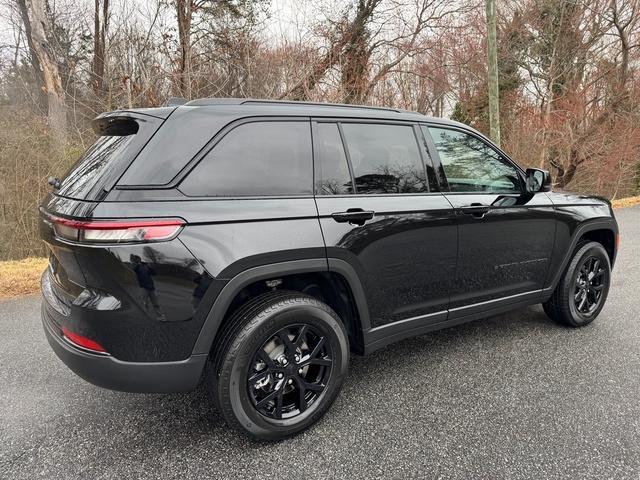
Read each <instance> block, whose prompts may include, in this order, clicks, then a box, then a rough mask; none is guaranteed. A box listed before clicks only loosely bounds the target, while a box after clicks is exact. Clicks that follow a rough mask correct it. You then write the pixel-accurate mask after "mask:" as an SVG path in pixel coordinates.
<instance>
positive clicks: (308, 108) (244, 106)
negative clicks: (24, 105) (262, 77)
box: [98, 98, 470, 129]
mask: <svg viewBox="0 0 640 480" xmlns="http://www.w3.org/2000/svg"><path fill="white" fill-rule="evenodd" d="M168 103H169V104H170V106H165V107H159V108H140V109H131V110H120V111H117V112H109V113H105V114H102V115H100V116H99V117H98V118H101V117H105V116H116V115H122V114H123V113H125V112H127V111H129V112H137V113H143V114H145V115H151V116H155V117H158V118H167V117H168V116H169V115H170V114H171V112H173V111H174V110H176V109H177V110H178V111H186V110H193V109H196V108H197V109H198V110H200V109H206V110H209V111H210V112H211V114H212V115H218V114H220V115H224V116H227V117H237V118H241V117H244V116H249V115H260V116H306V117H310V116H311V117H332V118H340V117H344V118H363V119H381V120H404V121H411V122H432V123H440V124H444V125H452V126H463V127H466V128H467V129H468V128H470V127H468V126H467V125H463V124H461V123H458V122H455V121H453V120H448V119H445V118H438V117H428V116H426V115H423V114H421V113H418V112H412V111H409V110H401V109H393V108H386V107H378V106H372V105H348V104H343V103H322V102H296V101H292V100H261V99H253V98H201V99H197V100H191V101H186V100H185V99H182V98H171V99H170V100H169V102H168ZM185 113H186V112H185Z"/></svg>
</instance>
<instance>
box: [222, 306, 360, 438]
mask: <svg viewBox="0 0 640 480" xmlns="http://www.w3.org/2000/svg"><path fill="white" fill-rule="evenodd" d="M300 300H302V301H300ZM271 310H273V311H271ZM255 318H257V319H259V320H258V321H256V322H253V321H250V322H249V324H248V325H247V326H246V327H245V328H244V329H243V330H242V331H241V332H240V334H239V335H238V336H237V338H236V339H235V340H234V341H233V342H232V344H231V347H230V348H229V353H230V354H229V353H228V354H227V355H226V358H225V360H224V362H223V365H222V368H221V372H220V377H219V384H218V388H219V400H220V405H222V406H223V408H230V409H231V410H232V412H233V415H234V417H235V419H236V421H237V422H238V423H239V424H240V426H241V427H242V428H243V429H245V430H246V431H248V432H249V433H250V434H252V435H254V436H255V437H258V438H260V439H265V440H277V439H280V438H284V437H286V436H289V435H292V434H295V433H298V432H300V431H302V430H304V429H306V428H307V427H309V426H310V425H312V424H313V423H315V422H316V421H317V420H318V419H319V418H320V417H321V416H322V415H323V414H324V413H325V412H326V410H327V409H328V408H329V406H330V405H331V404H332V403H333V401H334V400H335V397H336V396H337V394H338V392H339V390H340V387H341V386H342V382H343V381H344V378H345V376H346V374H347V369H348V363H349V346H348V342H347V337H346V333H345V331H344V326H343V325H342V323H341V322H340V321H339V320H338V319H337V316H336V315H335V313H333V312H332V311H331V310H330V309H329V307H326V306H325V308H321V307H320V306H319V305H317V304H316V301H315V300H311V299H307V298H303V299H300V298H298V299H296V302H295V303H294V302H287V304H286V305H284V306H279V307H278V308H275V309H272V308H271V307H269V306H267V307H266V308H265V309H263V310H262V311H261V312H260V313H258V314H257V315H256V317H255ZM302 323H304V324H308V325H310V326H312V327H314V329H316V330H317V331H318V332H319V333H321V334H322V335H324V336H325V337H326V341H328V342H329V344H330V346H331V350H332V352H333V366H332V370H331V374H330V377H329V380H328V382H327V386H326V388H325V389H324V390H323V392H322V394H321V396H320V397H319V398H318V399H317V400H316V401H315V402H314V403H313V405H311V406H310V407H309V408H308V409H307V411H305V412H304V413H302V414H300V415H297V416H295V417H293V418H290V419H283V420H276V419H269V418H267V417H264V416H263V415H262V414H260V413H259V412H258V411H257V410H256V409H255V407H254V406H253V403H252V401H251V399H250V398H249V393H248V389H247V373H248V369H249V365H250V362H251V361H252V360H253V357H254V355H255V353H256V351H257V349H258V348H260V347H261V346H262V344H263V343H264V342H265V341H266V340H268V339H269V338H270V337H271V336H273V335H275V333H276V332H278V331H279V330H280V329H282V328H283V327H286V326H287V325H293V324H302Z"/></svg>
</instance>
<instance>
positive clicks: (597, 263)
mask: <svg viewBox="0 0 640 480" xmlns="http://www.w3.org/2000/svg"><path fill="white" fill-rule="evenodd" d="M599 267H600V259H599V258H597V259H596V260H595V261H594V262H593V267H592V268H591V273H594V275H595V272H597V271H598V268H599Z"/></svg>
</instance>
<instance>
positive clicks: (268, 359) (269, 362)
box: [258, 348, 276, 368]
mask: <svg viewBox="0 0 640 480" xmlns="http://www.w3.org/2000/svg"><path fill="white" fill-rule="evenodd" d="M258 358H260V360H262V361H263V362H264V363H265V364H266V365H267V367H268V368H273V367H275V366H276V364H275V362H274V361H273V359H272V358H271V357H270V356H269V354H268V353H267V352H265V351H264V349H263V348H261V349H259V350H258Z"/></svg>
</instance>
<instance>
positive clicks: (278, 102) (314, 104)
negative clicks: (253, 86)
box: [242, 99, 400, 113]
mask: <svg viewBox="0 0 640 480" xmlns="http://www.w3.org/2000/svg"><path fill="white" fill-rule="evenodd" d="M246 103H253V104H266V105H268V104H275V105H300V106H305V105H309V106H311V107H334V108H365V109H367V110H384V111H386V112H396V113H400V110H398V109H396V108H388V107H374V106H371V105H351V104H346V103H329V102H298V101H294V100H254V99H248V100H245V101H243V102H242V104H243V105H244V104H246Z"/></svg>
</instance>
